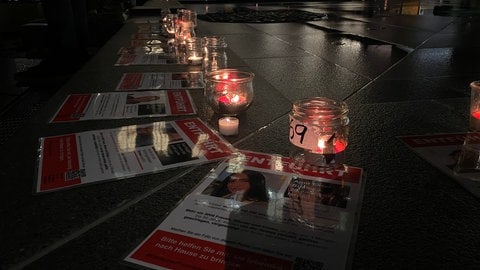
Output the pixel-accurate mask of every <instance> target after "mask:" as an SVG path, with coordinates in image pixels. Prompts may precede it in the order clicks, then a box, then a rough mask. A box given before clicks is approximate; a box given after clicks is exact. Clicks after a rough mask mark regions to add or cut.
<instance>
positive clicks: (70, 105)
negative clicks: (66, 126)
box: [51, 90, 196, 123]
mask: <svg viewBox="0 0 480 270" xmlns="http://www.w3.org/2000/svg"><path fill="white" fill-rule="evenodd" d="M195 113H196V109H195V106H194V103H193V100H192V98H191V96H190V94H189V93H188V91H186V90H171V91H142V92H110V93H96V94H72V95H69V96H68V97H67V98H66V99H65V101H64V102H63V104H62V106H61V107H60V109H59V110H58V111H57V112H56V114H55V116H54V117H53V118H52V120H51V122H52V123H58V122H74V121H81V120H95V119H119V118H139V117H159V116H167V115H191V114H195Z"/></svg>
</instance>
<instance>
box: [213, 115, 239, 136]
mask: <svg viewBox="0 0 480 270" xmlns="http://www.w3.org/2000/svg"><path fill="white" fill-rule="evenodd" d="M239 122H240V121H239V120H238V118H236V117H222V118H220V119H219V120H218V127H219V130H220V133H221V134H223V135H225V136H231V135H237V134H238V124H239Z"/></svg>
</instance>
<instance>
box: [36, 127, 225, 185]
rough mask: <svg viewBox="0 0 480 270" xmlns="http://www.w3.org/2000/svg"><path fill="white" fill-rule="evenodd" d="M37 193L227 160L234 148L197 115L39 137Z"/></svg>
mask: <svg viewBox="0 0 480 270" xmlns="http://www.w3.org/2000/svg"><path fill="white" fill-rule="evenodd" d="M39 143H40V145H39V148H38V154H39V155H38V170H37V178H36V187H35V189H36V192H47V191H55V190H60V189H64V188H68V187H74V186H78V185H84V184H91V183H94V182H99V181H104V180H115V179H123V178H127V177H134V176H138V175H141V174H147V173H155V172H158V171H162V170H165V169H170V168H175V167H179V166H186V165H193V164H200V163H204V162H209V161H212V160H217V159H222V158H226V157H228V156H230V155H231V153H232V147H231V145H230V144H229V143H228V142H226V141H225V140H224V139H222V138H221V137H219V136H218V134H217V132H215V131H214V130H212V129H211V128H209V127H208V126H207V125H205V124H204V123H203V122H202V121H201V120H200V119H198V118H191V119H183V120H175V121H169V122H167V121H165V122H154V123H149V124H143V125H131V126H124V127H120V128H114V129H104V130H94V131H86V132H80V133H73V134H66V135H60V136H52V137H43V138H40V140H39Z"/></svg>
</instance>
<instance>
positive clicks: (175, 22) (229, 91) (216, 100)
mask: <svg viewBox="0 0 480 270" xmlns="http://www.w3.org/2000/svg"><path fill="white" fill-rule="evenodd" d="M162 20H163V26H164V27H165V29H166V30H167V32H168V33H169V34H170V35H174V37H175V45H176V46H177V47H178V48H179V49H178V50H177V51H180V52H184V53H185V58H186V61H187V63H188V64H190V65H202V69H203V72H204V74H205V90H204V95H205V98H206V101H207V103H208V104H209V105H210V106H211V107H212V109H213V110H214V111H215V112H216V113H217V114H219V115H222V116H223V117H221V118H220V119H219V120H218V125H219V131H220V133H221V134H223V135H226V136H231V135H237V134H238V128H239V123H240V120H239V119H238V118H236V117H235V116H236V115H238V114H240V113H242V112H244V111H245V110H247V108H248V107H249V106H250V104H251V103H252V101H253V78H254V74H253V73H251V72H246V71H241V70H237V69H231V68H227V53H226V48H227V43H226V41H225V38H224V37H220V36H204V37H201V38H200V37H197V36H196V34H195V27H196V25H197V19H196V12H195V11H193V10H189V9H181V10H179V11H178V12H177V14H166V15H165V16H164V17H163V19H162Z"/></svg>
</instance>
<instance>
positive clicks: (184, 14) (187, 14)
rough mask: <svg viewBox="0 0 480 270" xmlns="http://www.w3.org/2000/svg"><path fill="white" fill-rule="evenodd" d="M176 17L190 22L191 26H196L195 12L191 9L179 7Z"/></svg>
mask: <svg viewBox="0 0 480 270" xmlns="http://www.w3.org/2000/svg"><path fill="white" fill-rule="evenodd" d="M178 18H179V20H180V21H183V22H191V23H192V26H193V27H197V12H196V11H195V10H191V9H179V10H178Z"/></svg>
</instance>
